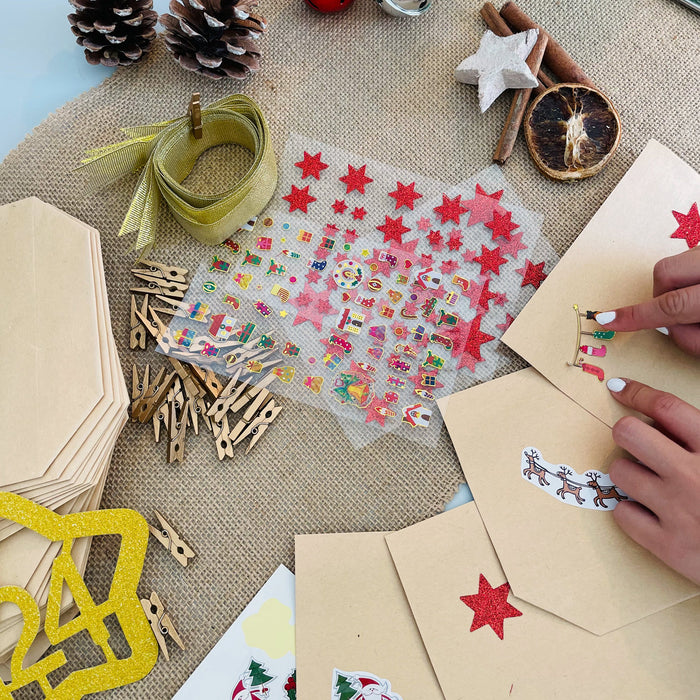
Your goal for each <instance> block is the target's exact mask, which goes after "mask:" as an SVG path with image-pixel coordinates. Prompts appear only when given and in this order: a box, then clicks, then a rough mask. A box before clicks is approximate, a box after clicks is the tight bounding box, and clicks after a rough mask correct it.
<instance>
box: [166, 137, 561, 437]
mask: <svg viewBox="0 0 700 700" xmlns="http://www.w3.org/2000/svg"><path fill="white" fill-rule="evenodd" d="M541 224H542V216H541V215H540V214H537V213H536V212H533V211H530V210H528V209H526V208H525V207H523V206H522V205H521V204H520V203H519V201H518V199H517V196H516V195H515V193H514V192H513V190H512V188H511V187H510V186H509V185H508V183H507V182H506V180H505V178H504V177H503V174H502V172H501V170H500V169H499V168H498V167H497V166H492V167H491V168H488V169H486V170H484V171H482V172H481V173H479V174H478V175H476V176H475V177H473V178H471V179H470V180H468V181H466V182H463V183H461V184H459V185H457V186H449V185H445V184H443V183H440V182H437V181H434V180H430V179H428V178H425V177H421V176H419V175H416V174H414V173H409V172H406V171H403V170H401V169H398V168H395V167H392V166H389V165H386V164H383V163H379V162H377V161H374V160H371V159H368V158H366V157H364V156H360V155H357V154H352V153H348V152H346V151H343V150H341V149H338V148H335V147H333V146H329V145H328V144H323V143H318V142H314V141H312V140H310V139H307V138H304V137H301V136H298V135H296V136H293V137H291V138H290V140H289V142H288V144H287V147H286V149H285V152H284V155H283V157H282V160H281V164H280V180H279V186H278V189H277V192H276V194H275V196H274V197H273V199H272V201H271V203H270V205H269V207H268V209H267V210H266V211H265V212H264V213H263V214H261V216H259V217H258V218H257V220H255V221H252V222H250V224H249V226H247V227H246V228H244V229H242V230H241V231H239V232H238V233H237V234H235V235H234V236H232V237H231V238H230V239H229V240H227V241H226V242H225V243H224V244H223V245H222V246H220V247H217V248H214V249H207V251H208V252H207V258H206V260H204V261H203V263H202V264H201V266H200V267H199V269H198V270H197V272H196V274H195V276H194V279H193V281H192V283H191V285H190V289H189V291H188V293H187V296H186V297H185V298H184V300H183V301H182V302H181V304H180V315H179V316H176V317H174V319H173V322H172V323H171V325H170V332H171V334H172V336H173V339H174V342H173V343H172V345H174V348H175V349H174V352H175V353H176V354H181V355H182V357H184V359H186V360H188V361H191V362H197V363H198V364H200V365H203V366H207V367H210V368H212V369H213V370H214V371H216V372H218V373H222V374H228V375H230V376H232V375H234V374H235V373H238V372H240V374H239V377H240V378H245V379H246V380H248V381H251V382H252V383H255V382H257V381H258V380H259V379H260V378H261V377H263V376H265V375H266V374H267V373H269V372H272V373H273V374H274V375H275V376H276V377H277V378H278V380H279V381H275V382H274V385H273V389H272V390H273V391H274V392H276V393H279V394H282V395H286V396H290V397H292V398H294V399H295V400H299V401H303V402H306V403H309V404H311V405H313V406H317V407H321V408H324V409H327V410H330V411H332V412H333V413H334V414H336V415H337V416H338V419H339V422H340V424H341V426H342V427H343V430H344V431H345V432H346V433H347V435H348V437H349V439H350V440H351V442H352V443H353V444H354V445H355V446H357V447H360V446H362V445H365V444H367V443H369V442H371V441H372V440H374V439H376V438H377V437H379V436H380V435H381V434H383V433H385V432H396V433H397V434H399V435H401V436H403V437H405V438H407V439H410V440H415V441H418V442H422V443H425V444H428V445H434V444H435V443H436V442H437V439H438V435H439V429H440V426H441V418H440V415H439V412H438V411H437V410H436V404H435V400H436V399H437V398H439V397H440V396H443V395H447V394H449V393H450V392H452V391H454V390H456V389H461V388H464V387H465V386H469V385H471V384H473V383H476V382H479V381H483V380H486V379H489V378H491V377H492V376H493V374H494V372H495V371H496V370H497V369H498V367H499V366H501V365H502V364H503V363H504V362H505V356H504V355H503V353H502V352H500V351H499V347H498V346H499V338H500V336H501V335H502V333H503V331H504V330H505V329H506V328H508V326H509V325H510V324H511V323H512V321H513V319H514V318H515V316H517V314H518V312H519V311H520V309H522V307H523V306H524V305H525V303H526V302H527V300H528V299H529V298H530V296H531V295H532V294H533V292H534V291H535V290H536V289H537V288H538V287H539V286H540V284H541V283H542V281H543V280H544V279H545V278H546V276H547V274H548V273H549V271H550V270H551V269H552V268H553V266H554V264H555V262H556V260H557V258H556V255H555V254H554V252H553V251H552V249H551V247H550V245H549V244H548V242H547V241H546V240H545V239H544V238H543V237H542V236H541V234H540V228H541ZM203 337H204V339H205V340H206V342H202V338H203Z"/></svg>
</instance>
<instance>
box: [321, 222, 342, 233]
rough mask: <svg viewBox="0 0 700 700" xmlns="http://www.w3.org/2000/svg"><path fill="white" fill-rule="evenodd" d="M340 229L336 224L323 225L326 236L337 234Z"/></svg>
mask: <svg viewBox="0 0 700 700" xmlns="http://www.w3.org/2000/svg"><path fill="white" fill-rule="evenodd" d="M338 231H340V229H339V228H338V227H337V226H336V225H335V224H326V225H325V226H324V227H323V233H325V234H326V236H335V234H336V233H338Z"/></svg>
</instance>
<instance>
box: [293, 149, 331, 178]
mask: <svg viewBox="0 0 700 700" xmlns="http://www.w3.org/2000/svg"><path fill="white" fill-rule="evenodd" d="M294 165H296V166H297V168H301V179H302V180H303V179H304V178H306V177H308V176H309V175H310V176H311V177H315V178H316V179H317V180H319V179H320V175H321V171H322V170H325V169H326V168H327V167H328V164H327V163H323V162H321V153H320V152H319V153H317V154H316V155H315V156H311V155H309V154H308V153H307V152H306V151H304V158H303V160H300V161H299V162H298V163H294Z"/></svg>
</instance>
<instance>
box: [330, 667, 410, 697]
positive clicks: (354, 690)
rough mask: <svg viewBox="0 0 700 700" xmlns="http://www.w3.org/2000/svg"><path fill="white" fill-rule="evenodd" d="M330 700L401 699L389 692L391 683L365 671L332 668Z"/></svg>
mask: <svg viewBox="0 0 700 700" xmlns="http://www.w3.org/2000/svg"><path fill="white" fill-rule="evenodd" d="M331 700H402V698H401V696H400V695H399V694H398V693H392V692H391V683H389V681H387V680H386V679H384V678H379V677H378V676H375V675H374V674H372V673H367V672H365V671H353V672H351V673H348V672H347V671H341V670H339V669H337V668H336V669H333V694H332V696H331Z"/></svg>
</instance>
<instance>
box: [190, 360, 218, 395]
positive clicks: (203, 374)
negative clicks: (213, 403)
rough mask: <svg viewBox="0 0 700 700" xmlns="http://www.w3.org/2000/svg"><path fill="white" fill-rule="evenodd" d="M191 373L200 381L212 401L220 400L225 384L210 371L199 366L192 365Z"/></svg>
mask: <svg viewBox="0 0 700 700" xmlns="http://www.w3.org/2000/svg"><path fill="white" fill-rule="evenodd" d="M190 371H191V372H192V374H194V376H195V377H196V378H197V379H198V380H199V383H200V384H201V385H202V386H203V387H204V388H205V389H206V390H207V393H208V394H209V396H211V398H212V399H218V398H219V394H220V393H221V392H222V391H223V388H224V386H223V384H222V383H221V382H220V381H219V380H218V379H217V376H216V375H215V374H214V372H212V370H210V369H204V368H202V367H200V366H199V365H190Z"/></svg>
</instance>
